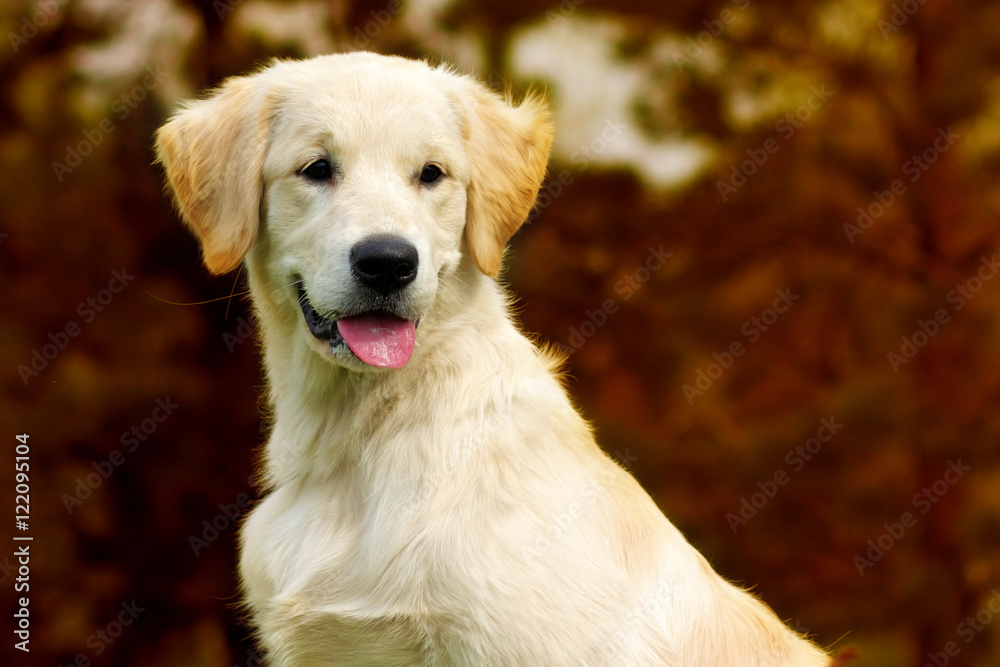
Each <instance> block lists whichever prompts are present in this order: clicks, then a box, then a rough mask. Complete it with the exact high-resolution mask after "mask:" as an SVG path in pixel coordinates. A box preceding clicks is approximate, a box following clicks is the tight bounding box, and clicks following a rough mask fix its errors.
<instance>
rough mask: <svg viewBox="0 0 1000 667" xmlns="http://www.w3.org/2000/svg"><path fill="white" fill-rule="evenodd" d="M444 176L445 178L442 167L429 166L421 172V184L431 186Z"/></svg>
mask: <svg viewBox="0 0 1000 667" xmlns="http://www.w3.org/2000/svg"><path fill="white" fill-rule="evenodd" d="M442 176H444V172H443V171H441V167H439V166H437V165H436V164H429V165H427V166H426V167H424V169H423V171H421V172H420V182H421V183H425V184H427V185H430V184H431V183H436V182H437V181H438V180H439V179H440V178H441V177H442Z"/></svg>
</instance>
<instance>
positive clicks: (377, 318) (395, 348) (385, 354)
mask: <svg viewBox="0 0 1000 667" xmlns="http://www.w3.org/2000/svg"><path fill="white" fill-rule="evenodd" d="M296 289H297V290H298V295H299V307H300V308H301V309H302V316H303V317H304V318H305V321H306V326H307V327H309V333H311V334H312V335H313V337H314V338H316V339H317V340H321V341H328V342H329V344H330V349H331V350H333V349H334V348H336V347H338V346H341V345H346V346H347V349H348V350H350V351H351V353H352V354H353V355H354V356H355V357H357V358H358V359H360V360H361V361H363V362H364V363H366V364H368V365H369V366H378V367H381V368H402V367H403V366H405V365H406V363H407V362H408V361H409V360H410V357H411V356H413V347H414V345H415V343H416V330H417V322H416V321H414V320H408V319H406V318H403V317H399V316H397V315H393V314H392V313H386V312H384V311H371V312H366V313H359V314H357V315H351V316H348V317H342V318H340V319H339V320H336V321H334V320H332V319H330V318H328V317H323V316H322V315H320V314H319V312H317V311H316V309H315V308H313V305H312V303H310V302H309V297H308V296H307V295H306V290H305V287H303V285H302V282H301V281H299V282H298V283H296Z"/></svg>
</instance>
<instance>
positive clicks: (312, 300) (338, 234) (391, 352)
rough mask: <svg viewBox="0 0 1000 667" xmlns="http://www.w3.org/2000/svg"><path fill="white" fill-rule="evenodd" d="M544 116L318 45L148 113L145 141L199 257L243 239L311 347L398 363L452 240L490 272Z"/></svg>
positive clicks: (371, 362)
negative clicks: (175, 110) (163, 112)
mask: <svg viewBox="0 0 1000 667" xmlns="http://www.w3.org/2000/svg"><path fill="white" fill-rule="evenodd" d="M547 116H548V114H547V112H546V110H545V107H544V105H543V104H542V103H541V102H539V101H538V100H536V99H534V98H529V99H528V100H527V101H526V102H525V103H522V104H521V106H519V107H512V106H510V105H508V104H507V103H506V102H504V101H503V100H502V99H500V98H499V97H497V96H495V95H493V94H492V93H489V92H488V91H486V90H485V89H484V88H482V87H481V86H480V85H479V84H477V83H475V82H474V81H472V80H471V79H468V78H467V77H463V76H459V75H456V74H453V73H451V72H449V71H447V70H445V69H442V68H431V67H429V66H428V65H427V64H425V63H423V62H418V61H411V60H405V59H401V58H390V57H384V56H376V55H373V54H351V55H340V56H325V57H320V58H314V59H312V60H307V61H300V62H281V63H277V64H275V65H273V66H271V67H270V68H268V69H266V70H264V71H262V72H260V73H258V74H256V75H252V76H249V77H240V78H236V79H230V80H229V81H227V82H226V83H225V84H224V85H223V86H222V88H220V90H219V91H217V92H216V93H215V95H214V96H212V97H211V98H209V99H207V100H203V101H199V102H194V103H191V104H189V106H188V107H187V108H186V109H184V110H183V111H181V112H180V113H179V114H178V115H177V116H175V117H174V118H173V119H172V120H171V121H170V122H169V123H167V124H166V125H165V126H164V127H162V128H161V129H160V131H159V132H158V134H157V153H158V156H159V158H160V161H161V162H162V163H163V165H164V168H165V170H166V172H167V178H168V182H169V184H170V186H171V188H172V189H173V192H174V196H175V200H176V202H177V204H178V207H179V209H180V210H181V213H182V215H183V216H184V218H185V220H186V222H187V223H188V224H189V225H190V226H191V227H192V228H193V229H194V231H195V233H196V234H197V235H198V237H199V238H200V240H201V242H202V246H203V251H204V256H205V262H206V265H207V266H208V268H209V269H210V270H212V271H213V272H216V273H221V272H225V271H228V270H231V269H233V268H235V267H236V266H237V265H239V263H240V262H241V261H242V260H243V259H244V257H246V256H247V254H248V253H250V256H251V260H252V261H251V272H252V273H254V272H256V273H259V274H261V275H257V276H252V278H254V279H255V282H257V283H259V284H260V285H261V286H262V289H263V290H264V291H266V293H267V294H266V298H267V299H268V300H269V301H270V302H271V303H272V304H273V306H274V307H275V308H279V309H281V310H282V311H283V314H284V315H285V316H286V317H295V318H296V319H297V325H296V326H297V329H296V333H295V335H297V336H301V337H302V340H304V341H306V344H307V345H309V346H311V347H312V349H313V350H314V351H315V352H316V353H317V354H320V355H322V356H324V357H326V358H328V359H329V360H331V361H332V362H334V363H337V364H341V365H345V366H347V367H348V368H352V369H356V370H365V369H370V368H372V367H388V368H396V367H400V366H403V365H405V364H406V362H407V361H408V360H409V358H410V356H411V354H412V352H413V349H414V344H415V341H416V339H417V336H418V333H417V331H418V325H419V324H420V322H421V319H422V318H424V317H426V316H427V315H428V314H429V313H431V312H432V310H433V308H434V305H435V300H436V297H437V296H438V293H439V290H440V289H441V286H442V285H445V284H447V283H448V280H449V278H451V277H453V276H454V274H455V272H456V271H457V270H458V267H459V265H460V263H461V260H462V257H463V253H468V254H469V255H470V256H471V258H472V259H473V260H474V261H475V263H476V265H477V266H478V267H479V270H480V271H482V272H483V273H485V274H487V275H491V276H495V275H496V274H497V272H498V271H499V268H500V260H501V257H502V253H503V247H504V245H505V244H506V242H507V240H508V239H509V238H510V236H511V235H512V234H513V233H514V231H516V230H517V228H518V227H519V226H520V224H521V222H522V221H523V220H524V218H525V217H526V215H527V213H528V211H529V210H530V208H531V206H532V205H533V203H534V199H535V196H536V194H537V191H538V188H539V185H540V183H541V179H542V177H543V175H544V171H545V165H546V162H547V157H548V148H549V144H550V142H551V138H552V128H551V125H550V124H549V123H548V120H547ZM251 248H252V250H251ZM255 296H257V297H258V298H261V297H263V295H260V294H258V295H255Z"/></svg>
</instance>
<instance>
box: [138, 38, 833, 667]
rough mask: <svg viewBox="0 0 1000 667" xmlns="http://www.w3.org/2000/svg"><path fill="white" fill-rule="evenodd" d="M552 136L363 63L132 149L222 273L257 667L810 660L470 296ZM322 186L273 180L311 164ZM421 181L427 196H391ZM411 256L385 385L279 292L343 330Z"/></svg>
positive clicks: (216, 97)
mask: <svg viewBox="0 0 1000 667" xmlns="http://www.w3.org/2000/svg"><path fill="white" fill-rule="evenodd" d="M551 138H552V126H551V124H550V123H549V121H548V112H547V110H546V107H545V104H544V103H543V102H542V101H541V100H539V99H536V98H534V97H529V98H528V100H527V101H525V102H523V103H522V104H520V105H519V106H514V105H512V104H511V103H510V102H509V101H506V100H504V99H502V98H500V97H498V96H496V95H495V94H493V93H491V92H488V91H487V90H486V89H485V88H483V87H482V86H481V85H480V84H479V83H477V82H475V81H474V80H472V79H470V78H468V77H465V76H461V75H457V74H455V73H453V72H452V71H450V70H449V69H447V68H443V67H432V66H429V65H427V64H425V63H422V62H417V61H411V60H405V59H401V58H391V57H384V56H377V55H373V54H363V53H358V54H351V55H336V56H325V57H320V58H314V59H311V60H307V61H301V62H276V63H273V64H272V65H271V66H270V67H268V68H266V69H264V70H262V71H260V72H258V73H256V74H253V75H251V76H248V77H240V78H235V79H230V80H229V81H227V82H226V83H225V84H224V85H223V86H222V87H221V88H220V89H219V90H218V91H216V92H215V93H214V94H213V95H212V96H210V97H208V98H207V99H204V100H201V101H195V102H191V103H189V104H188V105H187V106H186V107H185V108H184V109H183V110H181V111H180V112H179V113H178V114H177V115H176V116H175V117H174V118H173V119H171V120H170V121H169V122H168V123H167V124H166V125H164V127H162V128H161V129H160V131H159V132H158V134H157V151H158V156H159V159H160V161H161V163H162V164H163V166H164V169H165V171H166V174H167V179H168V182H169V185H170V187H171V189H172V191H173V194H174V197H175V200H176V203H177V205H178V208H179V210H180V212H181V214H182V216H183V217H184V219H185V221H186V222H187V224H188V225H189V226H190V227H191V228H192V229H193V231H194V232H195V234H197V235H198V237H199V238H200V239H201V241H202V244H203V249H204V255H205V262H206V264H207V266H208V267H209V269H210V270H212V271H213V272H224V271H228V270H230V269H233V268H235V267H236V266H237V265H238V264H239V263H240V261H243V260H245V263H246V267H247V270H248V274H249V277H250V286H251V291H252V294H253V300H254V305H255V308H256V312H257V317H258V320H259V322H260V327H261V333H262V338H263V345H264V353H265V365H266V369H267V376H268V383H269V389H270V404H271V408H272V415H273V417H272V419H273V427H272V433H271V436H270V441H269V443H268V445H267V449H266V460H265V464H264V473H263V474H264V479H265V480H266V487H267V489H268V493H267V495H266V497H265V498H264V499H263V501H261V503H260V504H259V505H258V506H257V507H256V508H254V510H253V511H252V512H251V514H250V516H249V519H248V520H247V521H246V523H245V524H244V525H243V527H242V531H241V540H240V542H241V560H240V573H241V576H242V581H243V587H244V590H245V597H246V603H247V604H248V606H249V609H250V612H251V615H252V620H253V623H254V624H255V626H256V629H257V631H258V633H259V638H260V642H261V644H262V645H263V647H264V648H265V649H266V651H267V655H268V661H269V664H271V665H276V666H282V667H285V666H293V665H294V666H297V667H305V666H318V665H359V666H360V665H371V666H378V667H389V666H394V665H399V666H402V665H440V666H455V667H459V666H461V667H501V666H512V667H513V666H545V667H562V666H565V667H580V666H581V665H593V666H598V665H608V666H633V665H634V666H639V665H650V666H652V665H670V666H672V667H734V666H747V667H750V666H759V667H764V666H768V667H772V666H773V667H779V666H780V667H791V666H795V667H812V666H816V667H818V666H820V665H826V664H827V663H828V661H829V658H828V657H827V656H826V655H825V654H824V653H823V652H821V651H820V650H819V649H818V648H816V647H815V646H814V645H813V644H811V643H809V642H808V641H807V640H805V639H803V638H801V637H799V636H797V635H796V634H795V633H793V632H792V631H790V630H789V629H788V628H787V627H785V626H784V625H783V624H782V623H781V622H780V621H779V620H778V618H777V617H776V616H775V615H774V613H772V612H771V611H770V610H769V609H768V608H767V607H766V606H765V605H764V604H762V603H761V602H759V601H758V600H757V599H756V598H754V597H752V596H751V595H749V594H748V593H746V592H744V591H741V590H739V589H738V588H736V587H735V586H733V585H731V584H729V583H727V582H726V581H725V580H723V579H722V578H721V577H719V576H718V575H717V574H716V573H715V572H714V571H713V570H712V568H711V567H710V566H709V564H708V563H707V562H706V561H705V559H704V558H703V557H702V556H701V555H700V554H698V553H697V551H695V549H694V548H693V547H691V545H690V544H688V542H687V541H686V540H685V539H684V537H683V536H682V535H681V534H680V532H679V531H678V530H677V529H676V528H674V526H673V525H671V523H670V522H669V521H668V520H667V519H666V518H665V517H664V516H663V514H662V513H661V512H660V510H659V509H658V508H657V506H656V505H655V504H654V503H653V501H652V500H651V499H650V497H649V496H648V495H647V494H646V493H645V492H644V491H643V490H642V489H641V488H640V487H639V485H638V484H637V483H636V482H635V480H634V479H633V478H632V477H631V476H630V475H628V474H627V473H626V472H625V471H623V470H622V469H621V468H619V467H618V466H617V465H616V464H615V463H614V462H613V461H611V460H610V459H609V458H608V457H607V456H606V455H605V454H604V453H603V452H602V451H601V450H600V449H599V448H598V447H597V445H596V444H595V442H594V439H593V436H592V434H591V430H590V428H589V426H588V425H587V423H586V422H585V421H584V420H583V419H582V418H581V417H580V415H579V414H578V413H577V412H576V410H575V409H574V408H573V406H572V404H571V402H570V400H569V399H568V397H567V395H566V392H565V390H564V388H563V387H562V385H561V383H560V380H559V376H558V370H557V369H558V366H559V362H558V360H556V359H554V358H553V356H552V355H550V354H548V353H546V352H544V351H542V350H539V349H538V347H537V346H536V345H534V344H533V343H532V342H530V341H529V340H528V339H527V338H525V336H524V335H523V334H522V333H521V332H520V331H519V330H518V329H517V327H516V326H515V325H514V324H513V322H512V320H511V318H510V315H509V308H508V303H507V301H508V299H507V296H506V294H505V293H504V290H503V289H502V288H501V287H500V286H499V285H498V284H497V282H496V280H495V279H494V276H495V275H496V274H497V272H498V271H499V268H500V261H501V258H502V253H503V247H504V245H505V244H506V242H507V240H508V239H509V238H510V236H511V235H512V234H513V233H514V232H515V231H516V229H517V228H518V226H519V225H520V224H521V222H522V221H523V220H524V218H525V217H526V215H527V213H528V212H529V210H530V208H531V206H532V205H533V202H534V200H535V196H536V194H537V191H538V187H539V185H540V183H541V181H542V178H543V176H544V172H545V168H546V162H547V158H548V150H549V143H550V141H551ZM321 156H326V157H328V158H329V159H331V160H333V161H335V162H336V163H337V165H339V166H338V169H339V172H338V177H337V178H336V179H335V181H334V182H332V183H330V184H317V183H313V182H308V181H306V180H304V179H303V177H302V175H301V174H300V173H299V172H300V170H302V168H303V167H305V166H306V165H308V164H309V162H310V161H312V160H314V159H316V158H317V157H321ZM428 162H435V163H436V164H439V165H440V166H442V168H443V170H444V172H445V176H444V178H443V179H442V180H441V181H440V182H439V183H437V184H435V185H434V186H433V187H428V186H424V185H423V184H422V183H421V182H420V181H419V179H418V178H417V176H416V175H417V174H419V173H420V170H421V169H422V168H423V166H424V165H425V164H426V163H428ZM374 233H392V234H395V235H397V236H401V237H404V238H406V239H407V240H409V241H410V242H411V243H413V244H414V245H415V246H416V248H417V249H418V252H419V258H420V267H419V273H418V277H417V279H416V281H415V282H414V283H413V284H412V285H410V286H409V287H407V288H406V289H407V291H406V303H407V306H406V308H407V309H408V313H409V315H408V317H409V316H412V317H413V318H414V319H416V318H419V326H418V328H417V334H416V335H417V343H416V349H415V352H414V354H413V357H412V359H411V360H410V361H409V363H408V364H407V365H406V366H405V367H404V368H401V369H397V370H389V369H377V368H373V367H369V366H366V365H365V364H363V363H361V362H360V361H359V360H358V359H356V358H353V357H352V356H351V355H349V354H338V353H335V352H332V351H331V349H330V346H329V345H325V344H324V343H321V342H320V341H317V340H316V339H315V338H313V337H312V336H311V335H310V334H309V331H308V329H307V328H306V325H305V323H304V321H303V316H302V312H301V310H300V309H299V307H298V302H297V295H296V291H295V288H294V286H293V282H294V280H295V279H296V278H301V280H302V282H303V284H304V286H305V288H306V290H307V292H308V295H309V298H310V300H311V301H312V302H313V304H314V306H315V307H316V308H317V310H321V311H322V312H324V313H329V314H337V313H345V312H346V311H347V310H348V309H349V304H350V303H351V299H352V290H353V283H352V277H351V273H350V269H349V266H348V251H349V249H350V248H351V246H352V245H353V244H354V243H356V242H357V241H359V240H361V239H364V238H366V237H368V236H370V235H371V234H374Z"/></svg>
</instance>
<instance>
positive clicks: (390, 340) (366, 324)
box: [337, 315, 416, 368]
mask: <svg viewBox="0 0 1000 667" xmlns="http://www.w3.org/2000/svg"><path fill="white" fill-rule="evenodd" d="M337 329H338V330H339V331H340V335H341V336H343V338H344V342H345V343H347V347H349V348H351V352H353V353H354V355H355V356H356V357H357V358H358V359H360V360H361V361H363V362H365V363H366V364H369V365H371V366H381V367H383V368H402V367H403V366H405V365H406V362H407V361H409V360H410V356H411V355H412V354H413V341H414V339H415V338H416V326H415V325H414V324H413V322H411V321H409V320H404V319H402V318H399V317H394V316H392V315H357V316H355V317H345V318H344V319H342V320H338V321H337Z"/></svg>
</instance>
